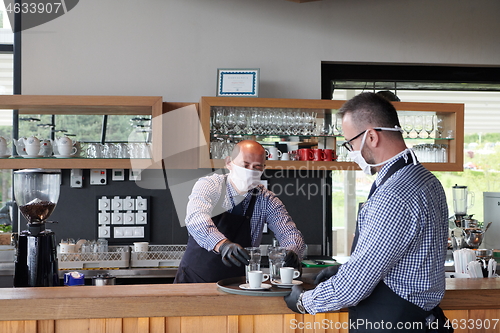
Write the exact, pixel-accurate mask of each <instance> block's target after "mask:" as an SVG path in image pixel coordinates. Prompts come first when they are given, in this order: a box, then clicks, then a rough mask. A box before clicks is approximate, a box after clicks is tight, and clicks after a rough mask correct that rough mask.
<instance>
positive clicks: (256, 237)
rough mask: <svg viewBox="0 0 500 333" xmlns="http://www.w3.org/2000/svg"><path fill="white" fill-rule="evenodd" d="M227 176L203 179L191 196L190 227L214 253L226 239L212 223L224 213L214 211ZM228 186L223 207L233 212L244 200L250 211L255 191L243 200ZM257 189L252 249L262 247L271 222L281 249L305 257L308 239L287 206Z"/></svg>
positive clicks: (252, 222) (262, 188)
mask: <svg viewBox="0 0 500 333" xmlns="http://www.w3.org/2000/svg"><path fill="white" fill-rule="evenodd" d="M226 177H227V176H224V175H219V174H213V175H210V176H207V177H203V178H200V179H199V180H198V181H197V182H196V184H195V185H194V187H193V191H192V192H191V195H190V196H189V202H188V205H187V215H186V227H187V229H188V232H189V234H190V235H191V236H193V238H194V239H195V240H196V242H197V243H198V245H200V246H201V247H203V248H205V249H206V250H208V251H211V250H213V249H214V247H215V245H216V244H217V243H218V242H220V241H221V240H223V239H225V238H226V237H225V236H224V235H223V234H222V233H221V232H219V230H217V227H216V226H215V224H214V223H213V222H212V217H213V216H216V215H218V214H220V213H222V211H221V212H215V211H213V209H214V206H215V205H216V204H217V202H218V200H219V198H220V195H221V189H222V183H223V180H224V178H226ZM226 186H227V187H226V189H227V195H226V198H225V200H224V202H223V204H222V207H223V209H224V210H227V211H231V210H232V209H233V207H234V206H235V205H237V204H238V203H239V202H241V201H242V199H243V201H244V202H243V207H244V211H245V212H246V209H247V208H248V205H249V203H250V198H251V192H252V191H250V192H248V193H246V194H245V195H244V196H243V197H242V196H238V193H237V192H236V191H235V189H234V188H233V186H232V185H231V182H229V181H227V185H226ZM257 189H258V194H257V198H256V202H255V207H254V211H253V215H252V218H251V220H250V224H251V236H252V246H259V245H260V242H261V240H262V231H263V228H264V223H267V225H268V227H269V229H270V230H272V231H273V232H274V235H275V237H276V239H277V240H278V242H279V244H280V246H283V247H285V248H286V249H288V250H293V251H294V252H295V253H297V254H298V255H299V257H300V258H302V254H303V252H304V249H305V244H304V239H303V237H302V234H301V232H300V231H299V230H298V229H297V227H296V226H295V223H294V222H293V221H292V218H291V217H290V215H289V214H288V212H287V210H286V208H285V206H284V205H283V203H282V202H281V200H280V199H278V197H276V195H275V194H274V193H273V192H271V191H269V190H267V189H266V188H265V187H264V186H262V185H259V186H258V187H257Z"/></svg>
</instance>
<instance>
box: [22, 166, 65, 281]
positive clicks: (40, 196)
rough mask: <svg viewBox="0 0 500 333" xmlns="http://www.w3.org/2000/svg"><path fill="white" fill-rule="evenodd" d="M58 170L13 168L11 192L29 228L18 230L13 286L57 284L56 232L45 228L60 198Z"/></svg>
mask: <svg viewBox="0 0 500 333" xmlns="http://www.w3.org/2000/svg"><path fill="white" fill-rule="evenodd" d="M60 181H61V172H60V171H59V170H44V169H25V170H18V171H14V196H15V200H16V203H17V205H18V207H19V210H20V212H21V214H22V215H23V216H24V218H25V219H26V220H27V221H28V229H27V230H24V231H22V232H20V233H19V236H18V241H17V258H16V261H15V265H14V287H51V286H57V285H59V277H58V265H57V251H56V250H57V249H56V240H55V234H54V232H52V231H51V230H50V229H47V228H46V224H47V223H51V221H47V219H48V218H49V216H50V215H51V214H52V212H53V211H54V209H55V207H56V204H57V200H58V199H59V191H60Z"/></svg>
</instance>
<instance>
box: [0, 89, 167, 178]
mask: <svg viewBox="0 0 500 333" xmlns="http://www.w3.org/2000/svg"><path fill="white" fill-rule="evenodd" d="M162 104H163V102H162V97H157V96H69V95H67V96H55V95H1V96H0V109H3V110H6V109H12V110H18V111H19V114H54V115H70V114H76V115H150V116H151V118H152V133H153V135H152V157H153V158H152V159H134V160H130V159H90V158H89V159H86V158H71V159H57V158H39V159H25V158H8V159H1V160H0V168H2V169H24V168H55V169H75V168H78V169H82V168H84V169H87V168H88V169H93V168H99V169H104V168H107V169H113V168H116V169H131V168H134V169H138V168H141V169H145V168H148V167H149V168H158V167H161V164H158V163H156V164H155V163H154V161H161V157H162V153H163V152H162V141H163V124H162V119H161V118H162V117H161V115H162V114H163V105H162Z"/></svg>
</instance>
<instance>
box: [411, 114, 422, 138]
mask: <svg viewBox="0 0 500 333" xmlns="http://www.w3.org/2000/svg"><path fill="white" fill-rule="evenodd" d="M413 129H414V130H415V132H417V138H420V137H421V136H420V133H421V132H422V131H423V129H424V121H423V119H422V116H415V117H414V118H413Z"/></svg>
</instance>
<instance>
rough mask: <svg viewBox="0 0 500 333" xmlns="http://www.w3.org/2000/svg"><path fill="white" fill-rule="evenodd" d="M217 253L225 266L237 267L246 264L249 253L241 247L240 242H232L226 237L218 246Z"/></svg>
mask: <svg viewBox="0 0 500 333" xmlns="http://www.w3.org/2000/svg"><path fill="white" fill-rule="evenodd" d="M219 253H220V254H221V256H222V262H223V263H224V265H226V266H227V267H231V266H232V265H236V266H238V267H240V266H241V264H243V265H248V261H249V260H250V255H249V254H248V252H247V250H245V249H244V248H242V247H241V245H240V244H236V243H233V242H231V241H229V240H227V239H226V241H225V242H224V243H222V244H221V245H220V246H219Z"/></svg>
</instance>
